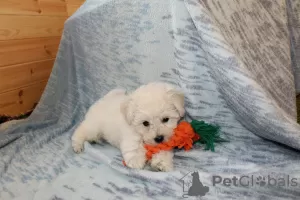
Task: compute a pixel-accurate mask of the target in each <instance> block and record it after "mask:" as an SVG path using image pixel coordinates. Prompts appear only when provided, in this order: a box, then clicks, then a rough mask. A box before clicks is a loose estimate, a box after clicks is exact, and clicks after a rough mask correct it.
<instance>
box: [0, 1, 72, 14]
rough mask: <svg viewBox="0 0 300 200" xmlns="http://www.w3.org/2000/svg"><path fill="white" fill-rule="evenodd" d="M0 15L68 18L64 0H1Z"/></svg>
mask: <svg viewBox="0 0 300 200" xmlns="http://www.w3.org/2000/svg"><path fill="white" fill-rule="evenodd" d="M0 14H10V15H50V16H67V8H66V2H65V1H64V0H38V1H37V0H1V1H0Z"/></svg>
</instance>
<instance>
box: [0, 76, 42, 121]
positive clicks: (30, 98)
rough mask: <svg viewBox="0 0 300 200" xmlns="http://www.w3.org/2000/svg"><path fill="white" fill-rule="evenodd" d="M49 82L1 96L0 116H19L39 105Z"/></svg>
mask: <svg viewBox="0 0 300 200" xmlns="http://www.w3.org/2000/svg"><path fill="white" fill-rule="evenodd" d="M46 84H47V81H46V80H45V81H42V82H38V83H35V84H33V85H30V86H26V87H23V88H20V89H18V90H13V91H10V92H5V93H1V94H0V114H6V115H18V114H20V113H22V112H25V111H27V110H30V109H32V108H33V107H34V106H35V104H37V103H38V101H39V99H40V97H41V95H42V93H43V91H44V88H45V86H46Z"/></svg>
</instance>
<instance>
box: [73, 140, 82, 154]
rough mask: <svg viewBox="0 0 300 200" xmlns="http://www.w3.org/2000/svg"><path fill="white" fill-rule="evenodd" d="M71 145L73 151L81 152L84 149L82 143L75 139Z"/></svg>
mask: <svg viewBox="0 0 300 200" xmlns="http://www.w3.org/2000/svg"><path fill="white" fill-rule="evenodd" d="M72 147H73V150H74V152H75V153H81V152H82V151H83V149H84V147H83V143H82V142H79V141H76V140H73V141H72Z"/></svg>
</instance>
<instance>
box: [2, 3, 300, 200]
mask: <svg viewBox="0 0 300 200" xmlns="http://www.w3.org/2000/svg"><path fill="white" fill-rule="evenodd" d="M299 17H300V2H299V1H298V0H287V1H284V0H272V1H271V0H245V1H241V0H230V1H223V0H151V1H149V0H87V2H86V3H85V4H84V5H83V6H82V7H81V8H80V9H79V10H78V11H77V12H76V13H75V14H74V15H73V16H72V17H70V18H69V19H68V20H67V22H66V23H65V29H64V33H63V36H62V40H61V44H60V48H59V52H58V55H57V59H56V62H55V65H54V68H53V71H52V74H51V77H50V79H49V82H48V85H47V87H46V90H45V92H44V94H43V96H42V99H41V101H40V103H39V104H38V105H37V107H36V109H35V110H34V112H33V114H32V115H31V117H30V118H29V119H28V120H26V121H22V122H20V123H18V124H15V125H13V126H12V127H10V128H9V129H6V130H5V131H4V132H3V133H1V134H0V147H1V148H0V199H1V200H10V199H19V200H44V199H45V200H50V199H56V200H58V199H59V200H100V199H101V200H106V199H116V200H117V199H118V200H122V199H125V200H126V199H129V200H134V199H137V200H140V199H153V200H154V199H157V200H158V199H164V200H165V199H170V200H173V199H183V198H187V199H188V198H189V199H212V200H215V199H238V200H240V199H264V200H269V199H270V200H271V199H272V200H274V199H299V196H300V167H299V166H300V151H299V149H300V126H299V125H298V124H297V123H296V105H295V94H296V92H299V91H300V75H299V74H300V70H299V69H300V68H299V67H300V56H299V55H300V48H299V44H300V31H299V29H300V18H299ZM157 80H160V81H165V82H169V83H171V84H174V85H176V86H178V87H180V88H181V89H182V90H183V91H184V92H185V94H186V99H185V101H186V110H187V115H186V118H185V120H188V121H190V120H192V119H196V120H205V121H206V122H209V123H213V124H218V125H219V126H220V127H221V130H222V137H224V138H225V139H227V140H229V141H230V142H226V143H220V144H217V145H216V151H215V152H209V151H205V150H204V148H203V146H201V145H200V146H196V147H195V149H193V150H192V151H189V152H184V151H176V153H175V158H174V162H175V170H174V171H173V172H168V173H166V172H154V171H151V170H149V169H145V170H132V169H128V168H127V167H125V166H123V164H122V157H121V155H120V152H119V150H118V149H115V148H113V147H112V146H110V145H109V144H106V143H103V144H89V143H86V144H85V152H84V153H82V154H79V155H78V154H75V153H74V152H73V151H72V148H71V142H70V137H71V135H72V134H73V132H74V129H75V128H76V127H77V126H78V124H79V123H80V122H81V121H82V120H83V117H84V115H85V113H86V111H87V109H88V108H89V106H90V105H92V104H93V103H94V102H95V101H96V100H97V99H99V98H101V97H102V96H103V95H105V94H106V93H107V92H108V91H109V90H111V89H114V88H116V87H123V88H125V89H127V90H128V91H131V90H134V89H135V88H137V87H138V86H139V85H141V84H144V83H148V82H151V81H157ZM108 117H109V116H108Z"/></svg>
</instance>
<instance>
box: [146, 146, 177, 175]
mask: <svg viewBox="0 0 300 200" xmlns="http://www.w3.org/2000/svg"><path fill="white" fill-rule="evenodd" d="M150 165H151V167H152V168H154V169H157V170H159V171H163V172H169V171H172V170H173V152H170V151H161V152H159V153H157V154H154V155H153V157H152V160H151V162H150Z"/></svg>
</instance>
